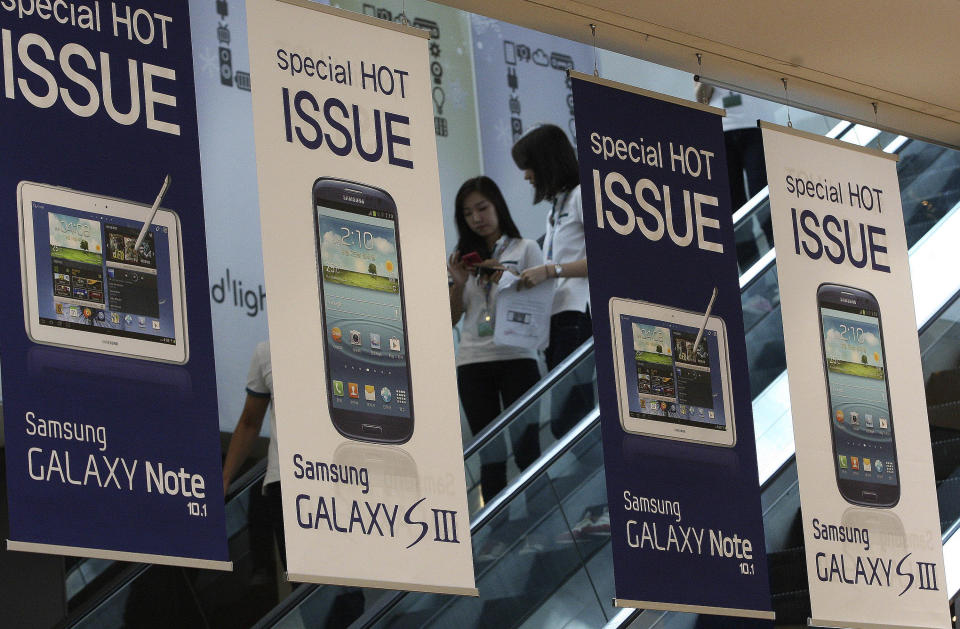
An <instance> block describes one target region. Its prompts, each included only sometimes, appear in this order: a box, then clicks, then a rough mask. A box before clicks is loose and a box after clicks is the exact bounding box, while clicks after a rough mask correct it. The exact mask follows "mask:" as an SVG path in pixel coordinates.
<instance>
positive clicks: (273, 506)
mask: <svg viewBox="0 0 960 629" xmlns="http://www.w3.org/2000/svg"><path fill="white" fill-rule="evenodd" d="M263 492H264V496H265V497H266V499H267V507H268V509H269V511H270V524H271V526H272V527H273V536H274V538H275V539H276V540H277V550H279V551H280V561H282V562H283V569H284V570H286V569H287V543H286V540H285V538H284V536H283V504H282V503H281V501H280V483H279V481H278V482H276V483H270V484H269V485H267V486H266V487H264V488H263Z"/></svg>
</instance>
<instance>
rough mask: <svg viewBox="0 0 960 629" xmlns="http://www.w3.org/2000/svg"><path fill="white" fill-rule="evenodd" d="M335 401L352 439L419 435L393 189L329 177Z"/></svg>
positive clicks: (321, 199)
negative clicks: (383, 188) (415, 418)
mask: <svg viewBox="0 0 960 629" xmlns="http://www.w3.org/2000/svg"><path fill="white" fill-rule="evenodd" d="M313 217H314V226H315V232H316V242H317V277H318V282H319V285H320V302H321V303H320V306H321V311H322V321H323V332H324V344H323V346H324V360H325V364H326V373H327V382H326V389H327V400H328V403H329V408H330V417H331V420H332V421H333V425H334V427H335V428H336V429H337V431H338V432H339V433H340V434H341V435H343V436H345V437H347V438H350V439H355V440H359V441H370V442H375V443H393V444H396V443H404V442H406V441H408V440H409V439H410V437H411V436H412V435H413V395H412V386H411V380H410V354H409V344H408V342H407V321H406V308H405V306H404V290H403V272H402V269H403V267H402V263H401V256H400V234H399V229H398V223H397V206H396V203H395V202H394V200H393V198H392V197H391V196H390V194H388V193H387V192H386V191H385V190H381V189H380V188H375V187H373V186H369V185H366V184H361V183H356V182H352V181H346V180H343V179H334V178H329V177H321V178H320V179H317V180H316V182H314V184H313Z"/></svg>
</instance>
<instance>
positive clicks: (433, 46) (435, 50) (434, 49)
mask: <svg viewBox="0 0 960 629" xmlns="http://www.w3.org/2000/svg"><path fill="white" fill-rule="evenodd" d="M430 56H431V57H439V56H440V44H438V43H436V42H431V43H430Z"/></svg>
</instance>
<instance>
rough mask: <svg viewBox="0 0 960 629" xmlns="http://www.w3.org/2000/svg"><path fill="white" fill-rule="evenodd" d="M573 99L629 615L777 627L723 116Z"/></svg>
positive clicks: (617, 540) (639, 97) (609, 466)
mask: <svg viewBox="0 0 960 629" xmlns="http://www.w3.org/2000/svg"><path fill="white" fill-rule="evenodd" d="M625 90H630V91H625ZM573 95H574V99H575V102H576V123H577V124H576V127H577V146H578V148H579V151H578V152H579V160H580V181H581V186H582V190H581V193H582V198H583V203H584V207H583V216H584V231H585V237H586V244H587V260H588V263H589V277H590V300H591V305H590V308H591V314H592V317H593V333H594V339H595V347H596V358H597V377H598V383H599V397H600V420H601V425H602V434H603V449H604V459H605V466H606V475H607V494H608V503H609V511H610V525H611V536H612V540H613V542H612V543H613V560H614V576H615V580H616V596H617V600H616V603H617V604H618V605H620V606H625V607H641V606H642V607H647V608H654V609H673V610H682V611H693V612H701V613H713V614H725V615H734V616H746V617H755V618H772V617H773V612H772V611H770V610H771V606H770V594H769V585H768V577H767V568H766V553H765V544H764V535H763V523H762V518H761V511H760V492H759V486H758V478H757V458H756V450H755V444H754V434H753V417H752V413H751V398H750V384H749V379H748V377H747V356H746V347H745V344H744V331H743V313H742V311H741V306H740V285H739V277H738V273H737V260H736V252H735V248H734V238H733V222H732V208H731V207H730V194H729V189H728V183H727V175H726V159H725V154H724V143H723V131H722V129H721V118H720V115H718V113H721V112H720V111H719V110H709V109H707V108H698V106H697V105H696V104H694V103H686V102H685V101H681V100H679V99H673V98H670V97H665V96H664V97H659V96H658V95H653V94H649V93H642V90H635V89H634V88H627V87H626V86H624V89H617V88H615V87H611V86H609V84H606V83H600V82H599V81H598V80H596V79H593V78H592V77H588V76H585V75H580V74H577V75H575V78H574V81H573ZM661 98H663V100H661Z"/></svg>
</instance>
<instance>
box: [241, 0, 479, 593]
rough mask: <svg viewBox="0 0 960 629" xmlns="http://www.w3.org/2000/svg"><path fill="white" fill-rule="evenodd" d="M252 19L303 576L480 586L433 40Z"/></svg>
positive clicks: (294, 545)
mask: <svg viewBox="0 0 960 629" xmlns="http://www.w3.org/2000/svg"><path fill="white" fill-rule="evenodd" d="M247 23H248V30H249V46H250V63H251V74H252V76H254V77H256V79H255V80H254V82H253V117H254V138H255V140H256V147H257V170H258V185H259V192H260V209H261V225H262V232H263V257H264V274H265V278H266V282H267V286H268V290H269V292H270V306H269V308H270V313H269V326H270V341H271V353H272V361H273V381H274V403H275V405H276V416H277V433H278V434H277V440H278V446H279V454H280V472H281V478H282V480H281V483H282V495H283V508H284V525H285V529H286V542H287V557H288V573H289V577H290V579H291V580H293V581H311V582H320V583H338V584H345V585H360V586H371V587H385V588H395V589H406V590H421V591H428V592H441V593H450V594H471V595H476V589H475V588H474V578H473V564H472V552H471V547H470V526H469V525H470V522H469V514H468V511H467V500H466V492H465V484H464V476H463V458H462V450H461V435H460V424H459V422H458V421H457V417H458V416H459V412H458V401H457V385H456V378H455V371H454V361H453V346H452V340H451V336H450V334H449V333H448V332H447V331H446V330H447V329H448V327H449V325H450V319H449V312H448V310H447V306H446V304H447V301H448V296H447V279H446V271H445V267H444V263H443V261H444V247H443V243H444V236H443V229H442V220H441V216H440V214H441V207H440V185H439V180H438V175H437V147H436V142H435V140H434V120H433V111H432V110H433V103H432V100H431V86H430V76H429V64H428V63H426V61H427V54H428V50H427V40H426V39H425V37H426V33H425V32H424V31H419V30H416V29H412V28H407V27H402V26H399V25H396V24H390V23H384V22H382V21H379V20H375V19H373V18H369V17H366V16H362V15H356V14H351V13H347V12H346V11H342V10H339V9H332V8H328V7H323V6H318V5H315V4H313V3H310V2H306V1H302V0H286V1H270V2H267V1H265V0H248V2H247ZM401 241H402V243H401ZM438 331H443V332H442V333H438Z"/></svg>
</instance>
